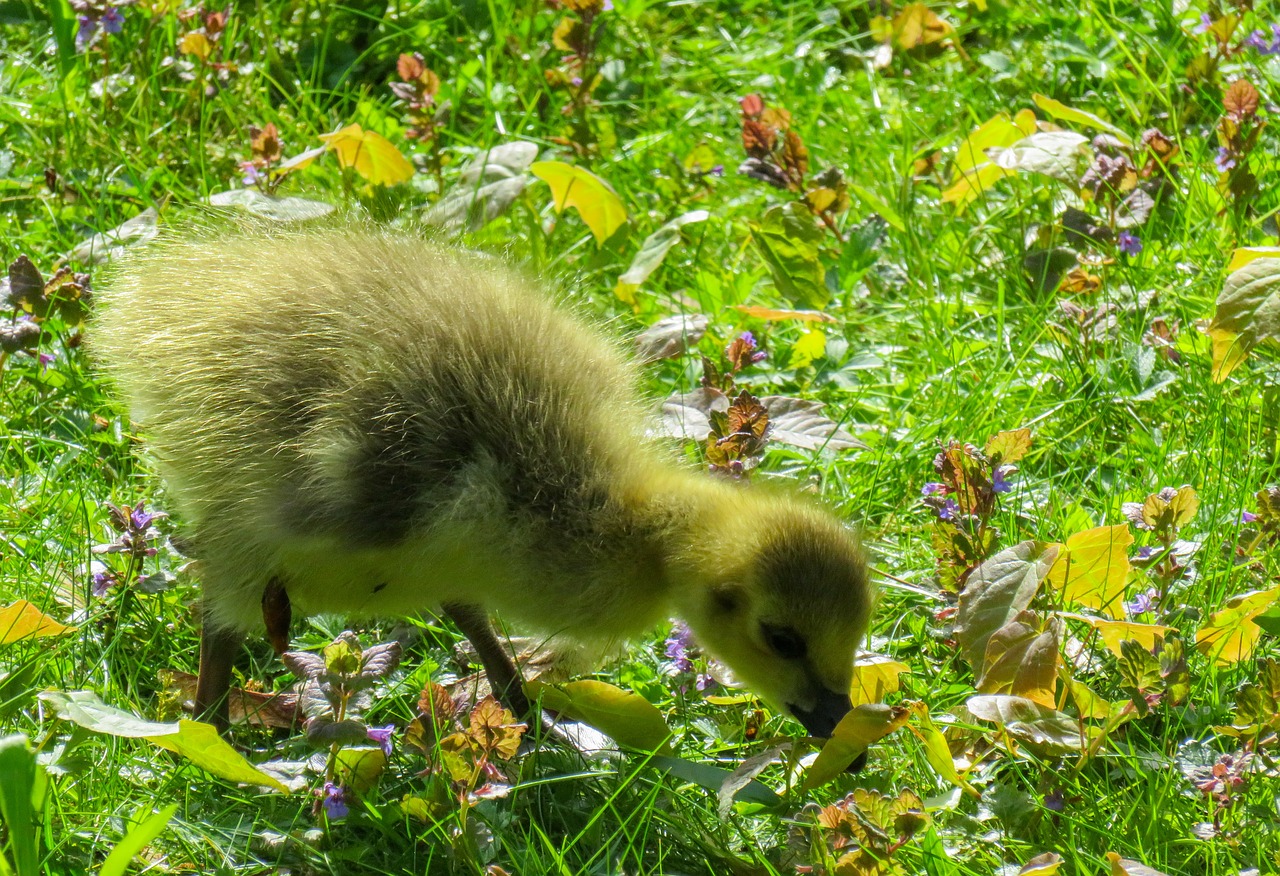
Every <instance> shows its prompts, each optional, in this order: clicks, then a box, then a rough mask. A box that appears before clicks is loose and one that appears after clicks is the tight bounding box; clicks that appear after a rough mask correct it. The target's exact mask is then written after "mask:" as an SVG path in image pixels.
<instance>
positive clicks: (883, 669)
mask: <svg viewBox="0 0 1280 876" xmlns="http://www.w3.org/2000/svg"><path fill="white" fill-rule="evenodd" d="M910 671H911V670H910V667H908V666H907V664H905V663H899V662H898V661H897V660H894V659H893V658H891V657H885V656H884V655H883V654H869V655H867V656H865V657H859V658H858V662H857V663H855V664H854V665H853V686H852V687H850V688H849V698H850V699H852V700H853V704H854V705H855V706H861V705H862V704H863V703H882V702H884V698H885V697H886V696H888V695H889V694H891V693H897V691H898V676H899V675H901V674H902V673H904V672H910Z"/></svg>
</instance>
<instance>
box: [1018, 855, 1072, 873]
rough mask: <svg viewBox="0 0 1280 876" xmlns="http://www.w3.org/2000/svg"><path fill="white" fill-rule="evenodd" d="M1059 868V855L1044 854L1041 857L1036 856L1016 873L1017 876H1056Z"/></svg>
mask: <svg viewBox="0 0 1280 876" xmlns="http://www.w3.org/2000/svg"><path fill="white" fill-rule="evenodd" d="M1061 866H1062V856H1061V855H1059V854H1057V853H1055V852H1045V853H1044V854H1042V855H1036V856H1035V857H1034V858H1032V859H1031V860H1030V861H1027V863H1025V864H1023V865H1022V869H1021V870H1019V871H1018V876H1056V874H1057V872H1058V869H1059V868H1060V867H1061Z"/></svg>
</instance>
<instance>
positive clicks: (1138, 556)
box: [1133, 544, 1160, 563]
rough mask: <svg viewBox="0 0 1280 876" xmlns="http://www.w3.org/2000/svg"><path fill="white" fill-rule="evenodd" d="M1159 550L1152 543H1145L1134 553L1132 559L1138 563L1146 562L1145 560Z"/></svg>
mask: <svg viewBox="0 0 1280 876" xmlns="http://www.w3.org/2000/svg"><path fill="white" fill-rule="evenodd" d="M1159 550H1160V548H1159V547H1157V546H1156V545H1153V544H1149V545H1146V546H1145V547H1140V548H1138V550H1137V551H1136V552H1135V553H1134V555H1133V559H1134V560H1135V561H1136V562H1139V563H1142V562H1146V561H1147V560H1149V559H1151V558H1152V557H1154V556H1155V555H1156V553H1157V552H1158V551H1159Z"/></svg>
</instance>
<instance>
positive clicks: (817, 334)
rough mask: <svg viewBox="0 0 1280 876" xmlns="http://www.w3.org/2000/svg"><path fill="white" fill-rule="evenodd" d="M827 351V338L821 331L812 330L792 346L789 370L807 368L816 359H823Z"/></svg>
mask: <svg viewBox="0 0 1280 876" xmlns="http://www.w3.org/2000/svg"><path fill="white" fill-rule="evenodd" d="M826 351H827V336H826V335H825V334H823V333H822V332H821V331H820V330H819V329H811V330H809V331H807V332H805V333H804V334H802V335H801V336H800V337H799V339H798V340H797V341H796V342H795V343H794V344H793V345H792V346H791V358H790V359H789V360H788V362H787V367H789V368H805V367H807V366H809V365H812V364H813V363H814V361H815V360H816V359H821V358H822V356H823V355H824V354H825V353H826Z"/></svg>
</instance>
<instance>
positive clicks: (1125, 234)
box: [1117, 231, 1142, 256]
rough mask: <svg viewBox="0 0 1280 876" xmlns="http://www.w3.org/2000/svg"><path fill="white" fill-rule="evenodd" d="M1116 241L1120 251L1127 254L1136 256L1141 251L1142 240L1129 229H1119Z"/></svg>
mask: <svg viewBox="0 0 1280 876" xmlns="http://www.w3.org/2000/svg"><path fill="white" fill-rule="evenodd" d="M1117 243H1118V245H1119V247H1120V251H1121V252H1122V253H1124V254H1125V255H1127V256H1136V255H1137V254H1138V253H1140V252H1142V241H1141V240H1139V239H1138V235H1136V234H1133V233H1131V232H1129V231H1121V232H1120V239H1119V240H1118V241H1117Z"/></svg>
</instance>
